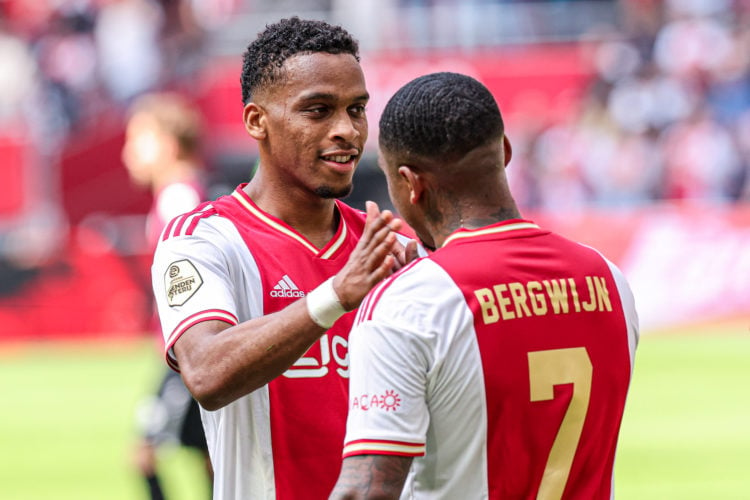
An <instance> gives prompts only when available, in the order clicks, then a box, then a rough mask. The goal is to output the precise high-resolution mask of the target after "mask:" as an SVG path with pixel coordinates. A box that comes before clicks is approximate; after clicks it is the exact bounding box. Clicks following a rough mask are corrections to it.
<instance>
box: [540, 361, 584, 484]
mask: <svg viewBox="0 0 750 500" xmlns="http://www.w3.org/2000/svg"><path fill="white" fill-rule="evenodd" d="M528 357H529V385H530V388H531V390H530V396H531V401H532V402H533V401H548V400H551V399H553V398H554V386H556V385H560V384H573V397H572V398H571V399H570V404H569V405H568V409H567V410H566V411H565V416H564V417H563V419H562V422H560V429H559V430H558V431H557V435H556V436H555V441H554V442H553V443H552V449H551V450H550V452H549V457H548V458H547V465H546V466H545V468H544V475H543V476H542V482H541V484H540V485H539V492H538V493H537V498H561V497H562V494H563V491H564V490H565V484H566V483H567V481H568V476H569V474H570V467H571V465H572V464H573V457H574V456H575V452H576V448H577V447H578V441H579V440H580V438H581V431H582V430H583V422H584V420H585V419H586V412H587V411H588V408H589V398H590V396H591V373H592V371H593V370H592V366H591V359H590V358H589V355H588V352H586V348H585V347H573V348H569V349H551V350H548V351H534V352H530V353H528Z"/></svg>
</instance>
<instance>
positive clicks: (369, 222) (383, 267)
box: [333, 201, 416, 311]
mask: <svg viewBox="0 0 750 500" xmlns="http://www.w3.org/2000/svg"><path fill="white" fill-rule="evenodd" d="M366 210H367V219H366V220H365V229H364V232H363V233H362V237H361V238H360V240H359V242H358V243H357V246H356V247H355V248H354V251H353V252H352V253H351V255H350V256H349V260H348V261H347V262H346V264H345V265H344V267H343V268H342V269H341V271H339V272H338V274H336V277H335V278H334V279H333V288H334V290H335V291H336V294H337V295H338V297H339V301H340V302H341V305H342V306H344V309H346V310H347V311H351V310H352V309H355V308H356V307H357V306H359V304H360V302H362V299H364V297H365V295H367V292H369V291H370V290H371V289H372V288H373V287H374V286H375V285H376V284H377V283H378V282H380V281H381V280H382V279H383V278H386V277H387V276H389V275H390V274H391V273H393V271H394V270H395V269H398V268H399V267H401V266H402V265H403V259H405V258H406V255H407V254H410V253H413V254H414V255H416V242H414V245H413V249H412V250H409V247H410V245H407V246H406V247H404V246H403V245H400V244H397V243H398V240H397V239H396V233H395V231H398V230H399V229H401V221H400V220H398V219H396V218H395V217H394V216H393V213H391V211H390V210H383V211H382V212H381V211H380V208H379V207H378V205H377V203H375V202H373V201H368V202H367V203H366ZM399 247H400V249H399ZM399 260H401V261H402V262H401V263H400V262H399Z"/></svg>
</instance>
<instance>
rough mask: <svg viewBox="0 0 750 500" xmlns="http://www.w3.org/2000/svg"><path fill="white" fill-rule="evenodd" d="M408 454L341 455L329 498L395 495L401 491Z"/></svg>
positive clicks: (343, 499)
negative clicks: (337, 473)
mask: <svg viewBox="0 0 750 500" xmlns="http://www.w3.org/2000/svg"><path fill="white" fill-rule="evenodd" d="M411 462H412V457H401V456H396V455H356V456H353V457H347V458H345V459H344V464H343V465H342V467H341V474H340V475H339V480H338V482H337V483H336V487H335V488H334V490H333V492H332V493H331V496H330V498H331V499H340V500H355V499H356V500H359V499H368V500H374V499H382V500H386V499H397V498H399V496H400V495H401V490H402V489H403V487H404V482H405V481H406V476H407V474H408V473H409V468H410V467H411Z"/></svg>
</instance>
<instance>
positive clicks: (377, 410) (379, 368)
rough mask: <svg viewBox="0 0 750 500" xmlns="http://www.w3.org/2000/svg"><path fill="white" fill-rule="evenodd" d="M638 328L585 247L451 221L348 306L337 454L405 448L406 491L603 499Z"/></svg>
mask: <svg viewBox="0 0 750 500" xmlns="http://www.w3.org/2000/svg"><path fill="white" fill-rule="evenodd" d="M637 340H638V319H637V316H636V312H635V306H634V301H633V297H632V294H631V292H630V289H629V287H628V285H627V283H626V281H625V279H624V277H623V275H622V273H621V272H620V271H619V270H618V269H617V268H616V267H615V266H614V265H613V264H612V263H610V262H609V261H607V260H606V259H605V258H604V257H602V256H601V255H600V254H599V253H598V252H597V251H595V250H593V249H591V248H589V247H586V246H583V245H580V244H578V243H575V242H572V241H569V240H566V239H565V238H562V237H560V236H558V235H556V234H553V233H550V232H549V231H544V230H542V229H540V228H539V227H538V226H536V225H535V224H533V223H531V222H528V221H524V220H513V221H506V222H503V223H499V224H495V225H492V226H489V227H485V228H482V229H477V230H463V229H462V230H459V231H457V232H455V233H453V234H452V235H451V236H450V237H449V238H448V239H447V240H446V242H445V245H444V246H443V247H442V248H441V249H439V250H437V251H436V252H434V253H433V254H431V255H430V256H429V257H427V258H423V259H420V260H418V261H417V262H415V263H413V264H412V265H411V266H409V267H407V268H406V269H404V270H402V271H401V272H400V273H398V274H396V275H394V276H393V277H391V278H390V279H388V280H386V281H384V282H383V283H381V284H380V285H378V286H377V287H376V288H375V289H374V290H373V291H372V292H370V294H369V295H368V296H367V298H366V299H365V301H364V302H363V303H362V305H361V306H360V309H359V312H358V315H357V319H356V323H355V327H354V330H353V331H352V333H351V336H350V351H349V354H350V360H351V367H350V370H351V371H350V377H351V378H350V401H349V419H348V423H347V434H346V440H345V448H344V456H352V455H362V454H393V455H402V456H412V457H415V458H414V461H413V465H412V468H411V471H410V473H409V476H408V478H407V482H406V485H405V488H404V492H403V494H402V498H413V499H426V498H430V499H436V498H441V499H442V498H446V499H447V498H451V499H452V498H462V499H467V500H468V499H479V498H490V499H501V498H502V499H504V498H569V499H579V498H587V499H604V498H610V496H611V494H612V483H613V480H612V474H613V472H612V471H613V464H614V458H615V448H616V444H617V437H618V433H619V428H620V422H621V419H622V415H623V409H624V405H625V398H626V394H627V391H628V386H629V383H630V378H631V371H632V367H633V356H634V352H635V348H636V344H637Z"/></svg>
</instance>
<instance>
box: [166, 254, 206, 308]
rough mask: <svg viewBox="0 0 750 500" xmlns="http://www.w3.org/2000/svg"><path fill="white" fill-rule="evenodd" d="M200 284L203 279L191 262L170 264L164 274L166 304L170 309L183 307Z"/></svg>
mask: <svg viewBox="0 0 750 500" xmlns="http://www.w3.org/2000/svg"><path fill="white" fill-rule="evenodd" d="M202 284H203V279H202V278H201V275H200V274H199V273H198V270H197V269H196V268H195V266H194V265H193V263H192V262H190V261H189V260H186V259H185V260H178V261H175V262H172V263H171V264H169V266H167V271H166V273H164V289H165V290H166V292H167V303H168V304H169V305H170V306H171V307H175V306H181V305H183V304H184V303H185V302H187V301H188V299H190V297H192V296H193V295H195V292H197V291H198V289H199V288H200V287H201V285H202Z"/></svg>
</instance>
